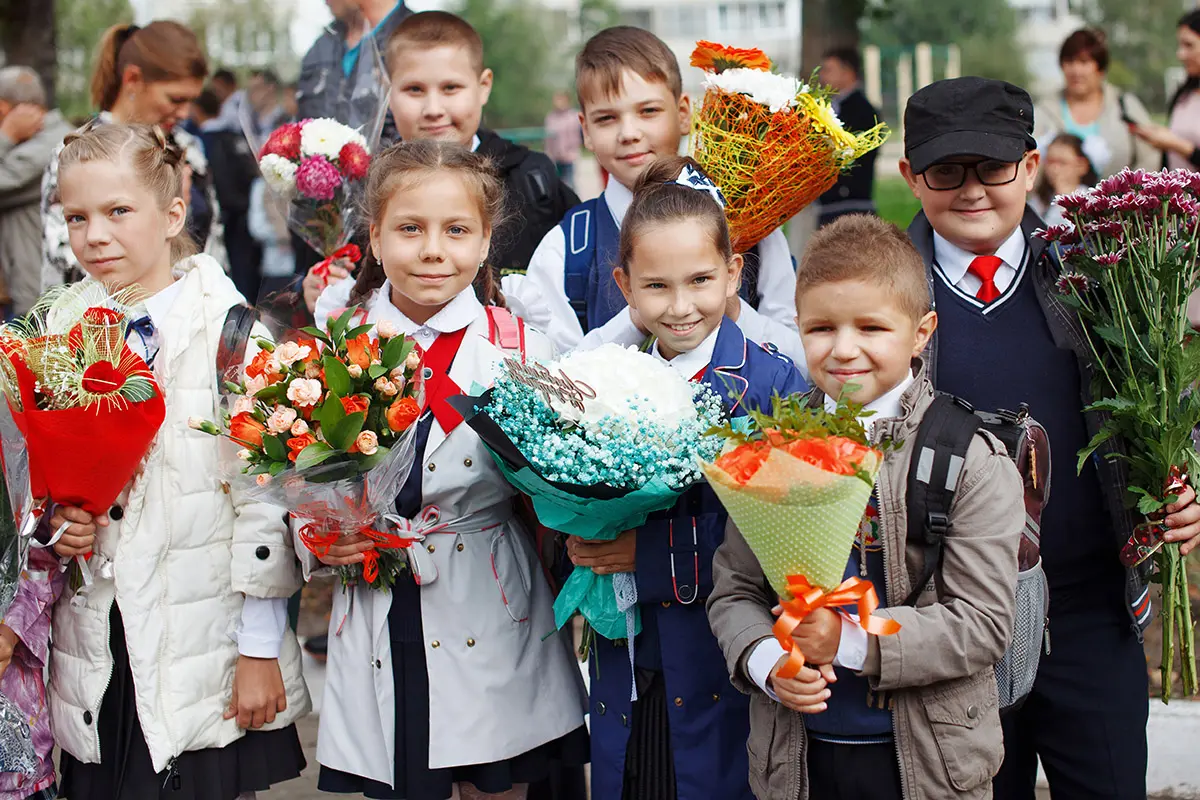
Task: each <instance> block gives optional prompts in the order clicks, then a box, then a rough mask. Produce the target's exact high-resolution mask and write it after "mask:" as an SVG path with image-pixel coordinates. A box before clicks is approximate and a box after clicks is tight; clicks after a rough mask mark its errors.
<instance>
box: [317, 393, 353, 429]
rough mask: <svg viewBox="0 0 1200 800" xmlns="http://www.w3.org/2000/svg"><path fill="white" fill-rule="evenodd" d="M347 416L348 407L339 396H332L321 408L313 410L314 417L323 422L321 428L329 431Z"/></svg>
mask: <svg viewBox="0 0 1200 800" xmlns="http://www.w3.org/2000/svg"><path fill="white" fill-rule="evenodd" d="M345 417H346V408H345V407H344V406H343V405H342V401H341V400H340V399H338V398H337V397H330V398H329V399H328V400H326V401H325V402H324V403H323V404H322V405H321V407H320V408H318V409H317V410H316V411H314V412H313V418H314V419H315V420H316V421H317V422H319V423H321V430H324V431H328V430H333V428H334V427H335V426H336V425H337V424H338V423H339V422H341V421H342V420H343V419H345Z"/></svg>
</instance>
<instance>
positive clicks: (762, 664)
mask: <svg viewBox="0 0 1200 800" xmlns="http://www.w3.org/2000/svg"><path fill="white" fill-rule="evenodd" d="M786 654H787V653H786V651H785V650H784V649H783V647H782V646H780V644H779V642H777V641H775V639H774V638H771V637H767V638H766V639H763V640H762V641H761V642H759V643H758V644H756V645H755V646H754V649H753V650H752V651H751V652H750V657H749V658H748V659H746V672H748V673H750V680H752V681H754V685H755V686H757V687H758V688H760V689H762V690H763V691H764V692H766V694H767V697H770V698H771V699H772V700H774V701H775V702H777V703H778V702H779V696H778V695H777V694H775V692H774V691H772V690H771V686H770V684H769V683H767V681H769V680H770V679H771V670H773V669H775V665H776V664H778V663H779V659H780V657H781V656H784V655H786Z"/></svg>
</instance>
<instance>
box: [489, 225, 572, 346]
mask: <svg viewBox="0 0 1200 800" xmlns="http://www.w3.org/2000/svg"><path fill="white" fill-rule="evenodd" d="M566 252H567V243H566V237H564V236H563V232H562V228H560V227H558V226H557V225H556V226H555V227H553V228H551V229H550V231H549V232H548V233H547V234H546V235H545V236H544V237H543V238H542V241H541V244H539V245H538V247H537V250H535V251H533V257H532V258H531V259H530V260H529V269H527V270H526V271H525V274H524V275H505V276H504V277H503V278H501V279H500V291H502V292H504V298H505V300H507V301H508V304H509V307H510V308H511V309H512V311H513V313H514V314H516V315H517V316H518V317H520V318H521V319H523V320H525V324H526V325H529V326H531V327H533V328H535V329H537V330H539V331H541V332H542V333H544V334H546V336H547V337H549V339H550V341H551V342H553V343H554V346H555V348H557V349H558V352H560V353H565V352H567V351H568V350H573V349H575V347H576V346H577V345H578V344H579V342H580V340H581V339H583V329H582V328H581V327H579V318H578V317H576V316H575V309H573V308H571V301H570V300H569V299H568V298H567V292H566V289H565V288H563V275H564V266H563V265H564V262H565V260H566Z"/></svg>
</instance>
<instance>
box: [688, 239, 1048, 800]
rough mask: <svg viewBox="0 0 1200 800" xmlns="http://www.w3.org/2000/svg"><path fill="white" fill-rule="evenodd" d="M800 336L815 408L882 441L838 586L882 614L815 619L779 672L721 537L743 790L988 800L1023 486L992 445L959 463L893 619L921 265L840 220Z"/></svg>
mask: <svg viewBox="0 0 1200 800" xmlns="http://www.w3.org/2000/svg"><path fill="white" fill-rule="evenodd" d="M796 312H797V323H798V325H799V328H800V335H801V339H802V342H803V345H804V351H805V355H806V358H807V361H808V368H809V370H810V373H811V376H812V382H813V383H814V384H815V385H816V386H817V387H818V391H817V393H816V395H815V402H824V403H825V404H826V405H827V406H828V407H832V406H833V405H834V401H833V400H832V399H831V398H836V397H837V396H838V395H839V394H840V393H841V390H842V387H843V386H844V385H845V384H847V383H851V384H854V385H855V386H857V387H859V388H858V389H857V391H856V392H855V393H854V394H853V395H852V399H854V400H855V401H856V402H859V403H863V404H864V405H865V408H866V410H867V411H872V412H875V413H874V415H873V416H870V417H867V418H865V419H864V420H863V422H864V424H866V425H867V426H868V430H869V431H870V433H871V436H872V439H873V441H876V442H879V441H881V440H883V439H891V440H893V441H895V442H898V443H899V446H898V447H897V448H896V449H894V450H892V451H891V452H889V453H888V454H887V457H886V459H885V461H884V464H883V467H882V469H881V470H880V473H879V475H878V477H877V478H876V483H875V492H874V495H873V497H872V500H871V503H870V506H869V507H868V508H867V510H866V513H865V514H864V518H863V523H862V525H861V527H860V529H859V535H858V539H857V541H856V543H855V547H854V549H853V551H852V552H851V554H850V558H849V562H848V564H847V567H846V574H847V576H851V575H853V576H862V577H867V578H869V579H870V580H871V581H872V582H873V583H874V584H875V586H876V589H877V591H878V593H879V596H880V601H881V608H880V609H879V611H878V614H879V616H881V617H889V618H892V619H894V620H896V621H897V622H899V623H900V625H901V629H900V631H899V632H898V633H896V634H894V635H891V636H884V637H876V636H874V635H868V634H867V633H865V632H864V631H863V630H862V629H861V628H860V627H858V626H857V625H856V624H854V622H853V621H852V620H850V619H848V618H847V617H845V616H843V615H839V614H837V613H835V612H833V611H830V610H828V609H821V610H819V611H817V612H815V613H813V614H812V615H810V616H809V617H808V618H807V619H806V620H805V621H804V622H803V623H802V624H801V625H800V627H799V628H797V630H796V632H795V634H794V638H795V639H796V643H797V644H798V645H799V647H800V648H801V650H802V651H803V652H804V653H805V655H806V657H807V659H808V661H809V665H808V666H806V667H805V669H803V670H802V671H801V673H800V675H798V676H797V677H796V678H794V679H782V678H779V677H778V675H777V672H778V670H779V668H780V667H781V666H782V665H783V664H784V663H785V661H786V660H787V656H786V654H785V653H784V650H783V648H782V647H780V645H779V643H778V642H777V641H775V639H774V638H773V637H772V635H771V626H772V624H773V622H774V616H773V614H772V608H773V607H774V606H775V605H776V603H777V602H778V598H777V597H776V596H775V595H774V593H773V592H768V590H767V588H766V586H767V584H766V581H765V579H764V577H763V572H762V568H761V567H760V565H759V563H758V561H757V559H756V558H755V556H754V554H753V553H752V552H751V550H750V548H749V547H748V546H747V544H746V542H745V540H744V539H743V538H742V536H741V534H740V532H739V531H738V530H737V528H736V527H735V526H734V525H733V524H732V522H731V523H730V526H729V530H728V533H727V535H726V539H725V543H724V544H723V545H722V546H721V547H720V549H718V550H717V553H716V557H715V560H714V563H713V580H714V584H715V587H714V591H713V593H712V596H711V597H710V599H709V602H708V612H709V618H710V622H711V624H712V628H713V632H714V633H715V634H716V636H717V639H718V640H719V641H720V643H721V646H722V648H723V649H724V652H725V656H726V660H727V662H728V665H729V670H730V673H731V674H732V677H733V682H734V684H735V685H736V686H738V687H739V688H740V689H741V690H742V691H745V692H747V693H749V694H750V695H751V706H750V725H751V733H750V741H749V745H748V749H749V756H750V785H751V787H752V788H753V789H754V792H755V794H756V796H757V797H759V798H760V800H803V798H809V797H812V798H816V799H818V800H866V799H867V798H870V800H888V799H889V798H906V799H907V800H918V799H921V800H944V799H945V798H949V797H970V798H987V797H991V794H992V788H991V779H992V777H993V775H995V773H996V771H997V770H998V769H999V767H1000V762H1001V758H1002V756H1003V745H1002V740H1001V739H1002V737H1001V729H1000V717H999V710H998V700H997V693H996V682H995V676H994V672H993V667H994V665H995V663H996V662H997V661H998V660H999V659H1000V657H1001V655H1003V653H1004V651H1005V648H1006V646H1007V644H1008V640H1009V636H1010V631H1011V628H1012V622H1013V613H1014V587H1015V584H1016V572H1017V544H1018V541H1019V537H1020V533H1021V528H1022V525H1023V523H1024V516H1025V515H1024V506H1023V501H1022V489H1021V480H1020V477H1019V475H1018V474H1017V471H1016V468H1015V467H1014V466H1013V464H1012V462H1011V461H1010V460H1009V458H1008V456H1007V454H1006V452H1005V450H1004V447H1003V445H1002V444H1000V442H999V441H997V440H996V439H995V438H994V437H992V436H991V435H990V434H987V433H984V432H980V433H979V434H978V435H977V436H976V438H975V440H974V441H973V442H972V444H971V447H970V449H969V450H968V452H967V457H966V463H965V465H964V466H963V469H962V471H961V475H960V478H959V482H958V488H957V491H956V494H955V499H954V503H953V505H952V506H951V512H950V527H949V531H948V533H947V536H946V540H945V546H944V553H943V560H942V565H941V567H940V569H939V570H938V572H937V574H936V575H935V579H934V580H932V581H930V584H929V586H927V587H926V589H925V591H924V592H923V593H922V594H921V595H920V596H919V598H918V600H917V602H916V604H915V606H904V605H901V603H903V601H904V598H905V597H907V596H908V594H909V593H910V590H911V588H912V587H911V585H910V584H911V582H912V581H913V579H914V576H916V575H919V574H920V571H921V568H922V566H923V564H922V563H921V558H922V555H921V548H920V547H918V546H909V545H908V543H907V542H906V530H907V521H906V512H905V492H906V487H907V476H908V471H909V463H910V460H911V458H912V442H913V441H914V440H915V438H916V433H917V428H918V426H919V425H920V423H921V419H922V417H923V416H924V414H925V411H926V410H927V409H928V407H929V405H930V403H931V402H932V401H933V397H934V393H933V386H932V385H931V384H930V382H929V380H928V379H927V378H926V376H925V368H924V365H923V363H922V362H921V360H920V354H921V353H922V351H923V350H924V349H925V345H926V344H927V343H928V341H929V338H930V336H931V335H932V334H933V331H934V329H935V328H936V325H937V316H936V314H935V313H934V312H933V311H932V310H931V308H930V298H929V288H928V285H927V283H926V280H925V266H924V263H923V261H922V259H921V256H920V255H919V254H918V253H917V251H916V250H915V249H914V248H913V246H912V244H911V243H910V242H909V240H908V238H907V237H906V236H905V235H904V234H903V233H902V232H901V231H900V230H899V229H897V228H896V227H895V226H893V225H890V224H888V223H884V222H881V221H879V220H878V219H876V218H874V217H866V216H851V217H845V218H843V219H840V220H838V221H837V222H835V223H834V224H832V225H830V226H828V227H826V228H825V229H823V230H822V231H820V232H818V233H817V235H816V236H815V237H814V239H813V240H812V242H811V243H810V245H809V247H808V250H807V251H806V252H805V256H804V260H803V263H802V265H801V267H800V270H799V273H798V275H797V281H796Z"/></svg>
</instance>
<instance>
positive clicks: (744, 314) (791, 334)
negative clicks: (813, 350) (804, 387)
mask: <svg viewBox="0 0 1200 800" xmlns="http://www.w3.org/2000/svg"><path fill="white" fill-rule="evenodd" d="M737 324H738V327H739V328H741V329H742V333H743V334H745V335H746V338H747V339H749V340H750V341H752V342H758V343H759V344H767V343H768V342H770V343H771V344H773V345H775V346H776V347H778V348H779V352H781V353H783V354H784V355H785V356H787V357H788V358H790V359H791V360H792V361H794V362H796V368H797V369H799V370H800V374H801V375H803V376H804V379H805V380H808V362H807V361H805V360H804V347H803V346H802V345H801V344H800V334H799V333H797V332H796V329H795V328H790V327H788V326H786V325H783V324H781V323H779V322H776V321H775V320H773V319H771V318H770V317H768V316H765V315H764V314H763V313H762V312H761V311H755V310H754V308H753V307H752V306H751V305H750V304H749V303H747V302H746V301H745V300H743V301H742V310H741V311H739V312H738V320H737Z"/></svg>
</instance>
